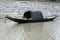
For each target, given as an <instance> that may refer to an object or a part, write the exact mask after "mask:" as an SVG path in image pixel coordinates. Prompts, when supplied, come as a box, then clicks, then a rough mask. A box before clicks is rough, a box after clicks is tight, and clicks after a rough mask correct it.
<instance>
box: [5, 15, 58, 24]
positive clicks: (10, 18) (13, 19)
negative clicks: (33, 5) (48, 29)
mask: <svg viewBox="0 0 60 40" xmlns="http://www.w3.org/2000/svg"><path fill="white" fill-rule="evenodd" d="M56 17H57V16H56V15H54V16H51V17H47V18H45V19H43V20H40V21H32V20H24V19H16V18H12V17H10V16H6V17H5V18H8V19H9V20H12V21H14V22H17V23H33V22H46V21H53V20H54V19H55V18H56Z"/></svg>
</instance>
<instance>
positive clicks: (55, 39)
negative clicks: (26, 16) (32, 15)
mask: <svg viewBox="0 0 60 40" xmlns="http://www.w3.org/2000/svg"><path fill="white" fill-rule="evenodd" d="M0 5H1V6H3V7H2V8H0V10H1V11H0V15H1V18H0V40H60V8H59V7H60V3H35V2H27V3H26V2H9V3H8V2H5V3H3V2H0ZM4 5H5V7H4ZM21 5H22V6H21ZM26 5H28V6H26ZM37 5H38V6H37ZM1 6H0V7H1ZM7 6H8V7H7ZM15 6H16V7H17V8H16V7H15ZM6 7H7V8H6ZM24 7H25V8H24ZM4 8H5V9H4ZM10 8H12V9H10ZM20 8H21V9H20ZM2 9H3V10H2ZM13 9H14V10H13ZM18 9H19V10H18ZM29 9H31V10H40V11H42V13H43V15H45V16H46V15H47V16H48V15H50V14H53V15H58V17H57V18H56V19H55V20H54V21H50V22H38V23H26V24H17V23H15V22H13V21H10V20H7V21H6V19H5V18H4V17H5V16H6V15H10V16H12V17H16V18H21V17H20V16H21V15H23V13H24V12H25V11H26V10H29ZM10 10H11V11H10ZM3 13H5V14H3ZM11 13H12V14H11ZM13 13H15V14H14V15H13ZM19 14H20V15H19ZM2 15H3V16H2ZM18 16H19V17H18Z"/></svg>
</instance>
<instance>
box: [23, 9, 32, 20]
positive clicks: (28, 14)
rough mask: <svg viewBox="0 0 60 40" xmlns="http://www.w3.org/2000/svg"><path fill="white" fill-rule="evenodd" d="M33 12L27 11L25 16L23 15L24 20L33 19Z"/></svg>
mask: <svg viewBox="0 0 60 40" xmlns="http://www.w3.org/2000/svg"><path fill="white" fill-rule="evenodd" d="M31 13H32V12H31V11H30V10H29V11H26V12H25V13H24V15H23V18H26V19H29V18H31Z"/></svg>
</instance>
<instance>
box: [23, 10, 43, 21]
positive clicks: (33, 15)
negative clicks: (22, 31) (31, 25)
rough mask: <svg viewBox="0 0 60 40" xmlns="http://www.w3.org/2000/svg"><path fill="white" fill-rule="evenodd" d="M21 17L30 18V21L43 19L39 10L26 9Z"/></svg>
mask: <svg viewBox="0 0 60 40" xmlns="http://www.w3.org/2000/svg"><path fill="white" fill-rule="evenodd" d="M23 19H27V20H32V21H41V20H43V15H42V12H40V11H30V10H29V11H26V12H25V13H24V15H23Z"/></svg>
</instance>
